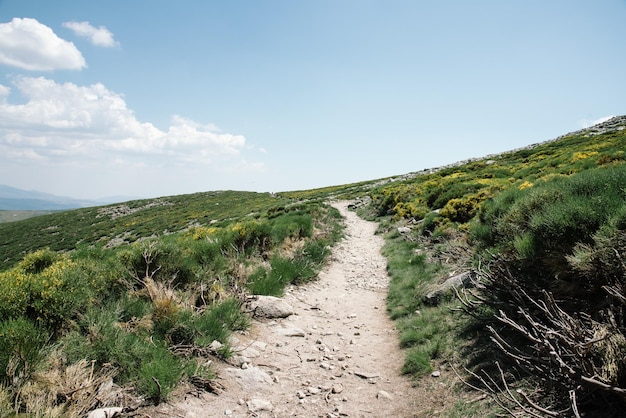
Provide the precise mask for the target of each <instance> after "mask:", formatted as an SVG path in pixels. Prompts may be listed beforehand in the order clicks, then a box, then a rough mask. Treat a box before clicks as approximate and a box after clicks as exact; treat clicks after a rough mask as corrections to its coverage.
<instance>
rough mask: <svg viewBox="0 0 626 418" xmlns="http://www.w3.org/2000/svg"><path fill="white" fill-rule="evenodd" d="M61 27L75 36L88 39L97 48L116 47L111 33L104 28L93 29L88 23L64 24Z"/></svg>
mask: <svg viewBox="0 0 626 418" xmlns="http://www.w3.org/2000/svg"><path fill="white" fill-rule="evenodd" d="M63 26H64V27H66V28H68V29H71V30H72V31H74V33H75V34H76V35H77V36H81V37H83V38H87V39H89V41H90V42H91V43H92V44H94V45H97V46H104V47H114V46H118V45H119V42H117V41H116V40H115V39H114V38H113V33H111V31H109V30H108V29H107V28H105V27H104V26H99V27H97V28H96V27H94V26H91V24H90V23H89V22H73V21H72V22H64V23H63Z"/></svg>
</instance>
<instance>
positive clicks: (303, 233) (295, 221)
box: [270, 213, 313, 244]
mask: <svg viewBox="0 0 626 418" xmlns="http://www.w3.org/2000/svg"><path fill="white" fill-rule="evenodd" d="M270 235H271V239H272V242H273V243H274V244H280V243H282V242H283V241H284V240H285V239H287V238H295V239H299V238H308V237H310V236H311V235H313V219H312V217H311V215H308V214H306V215H303V214H298V213H290V214H287V215H283V216H280V217H278V218H275V219H274V220H273V221H272V226H271V232H270Z"/></svg>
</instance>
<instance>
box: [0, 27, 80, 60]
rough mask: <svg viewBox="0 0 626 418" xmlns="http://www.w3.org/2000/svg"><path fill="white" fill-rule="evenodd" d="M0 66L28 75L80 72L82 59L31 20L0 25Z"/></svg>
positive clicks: (62, 41)
mask: <svg viewBox="0 0 626 418" xmlns="http://www.w3.org/2000/svg"><path fill="white" fill-rule="evenodd" d="M0 64H4V65H8V66H11V67H17V68H21V69H24V70H29V71H51V70H80V69H81V68H84V67H86V66H87V65H86V63H85V59H84V58H83V56H82V54H81V53H80V51H79V50H78V49H77V48H76V46H75V45H74V44H73V43H72V42H68V41H66V40H64V39H61V38H59V37H58V36H57V35H56V34H55V33H54V31H52V29H50V28H49V27H48V26H46V25H44V24H41V23H39V22H38V21H37V20H36V19H31V18H23V19H22V18H17V17H16V18H14V19H13V20H11V21H10V22H8V23H0Z"/></svg>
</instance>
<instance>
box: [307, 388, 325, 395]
mask: <svg viewBox="0 0 626 418" xmlns="http://www.w3.org/2000/svg"><path fill="white" fill-rule="evenodd" d="M307 392H309V393H310V394H311V395H319V394H320V393H322V389H320V388H316V387H313V386H309V387H308V388H307Z"/></svg>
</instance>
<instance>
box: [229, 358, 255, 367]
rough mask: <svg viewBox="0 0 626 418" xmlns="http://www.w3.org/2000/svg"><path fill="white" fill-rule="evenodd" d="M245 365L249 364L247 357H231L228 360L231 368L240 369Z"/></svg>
mask: <svg viewBox="0 0 626 418" xmlns="http://www.w3.org/2000/svg"><path fill="white" fill-rule="evenodd" d="M246 363H251V362H250V359H249V358H248V357H244V356H233V357H232V358H231V359H230V364H232V365H233V366H237V367H241V366H243V365H244V364H246Z"/></svg>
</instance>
